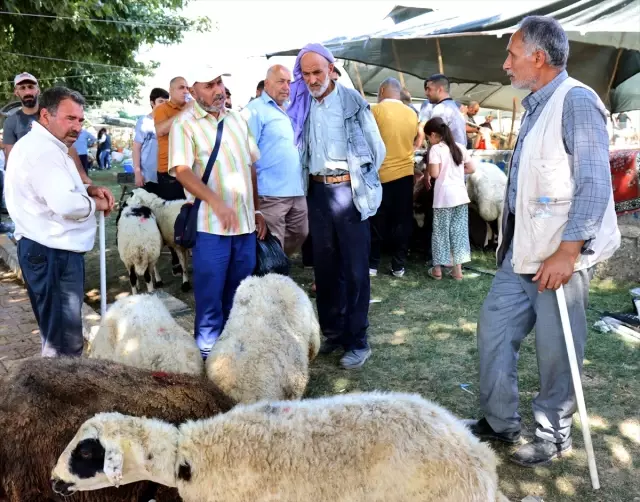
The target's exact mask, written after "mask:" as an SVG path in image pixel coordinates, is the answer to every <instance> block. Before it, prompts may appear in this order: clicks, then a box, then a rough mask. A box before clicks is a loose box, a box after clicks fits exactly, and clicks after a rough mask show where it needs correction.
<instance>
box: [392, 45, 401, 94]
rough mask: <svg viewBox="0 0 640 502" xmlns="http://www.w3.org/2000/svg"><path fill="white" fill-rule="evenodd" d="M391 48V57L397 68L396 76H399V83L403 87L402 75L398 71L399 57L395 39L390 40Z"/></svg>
mask: <svg viewBox="0 0 640 502" xmlns="http://www.w3.org/2000/svg"><path fill="white" fill-rule="evenodd" d="M391 50H392V51H393V59H394V61H395V63H396V67H397V68H398V77H400V84H401V85H402V87H404V75H403V74H402V72H401V71H400V68H401V67H400V59H399V58H398V51H397V50H396V41H395V40H391Z"/></svg>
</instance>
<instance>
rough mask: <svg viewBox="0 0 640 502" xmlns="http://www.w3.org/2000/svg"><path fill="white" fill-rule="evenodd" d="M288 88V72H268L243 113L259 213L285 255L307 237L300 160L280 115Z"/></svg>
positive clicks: (285, 118) (274, 69) (286, 120)
mask: <svg viewBox="0 0 640 502" xmlns="http://www.w3.org/2000/svg"><path fill="white" fill-rule="evenodd" d="M290 84H291V72H290V71H289V70H288V69H287V68H285V67H284V66H281V65H275V66H272V67H271V68H269V71H268V72H267V78H266V79H265V81H264V92H263V93H262V94H261V95H260V97H258V98H256V99H254V100H253V101H251V102H250V103H249V104H248V105H247V106H246V108H245V109H244V110H243V115H244V116H245V118H246V119H247V122H248V123H249V128H250V129H251V133H252V134H253V136H254V137H255V139H256V142H257V143H258V148H259V149H260V155H261V156H260V160H258V162H257V163H256V168H257V173H258V195H259V196H260V210H261V211H262V214H263V216H264V219H265V220H266V222H267V226H268V227H269V230H270V231H271V233H272V234H273V235H274V236H276V237H277V238H278V240H279V241H280V243H281V244H282V247H283V249H284V250H285V252H286V253H287V254H291V253H293V252H294V251H296V250H297V249H298V248H299V247H300V246H301V245H302V243H303V242H304V240H305V238H306V236H307V233H308V232H309V223H308V219H307V201H306V198H305V196H304V184H303V178H302V165H301V163H300V154H299V152H298V148H297V147H296V145H295V143H294V135H293V126H292V125H291V121H290V120H289V116H288V115H287V112H286V111H285V102H286V101H287V100H288V99H289V86H290Z"/></svg>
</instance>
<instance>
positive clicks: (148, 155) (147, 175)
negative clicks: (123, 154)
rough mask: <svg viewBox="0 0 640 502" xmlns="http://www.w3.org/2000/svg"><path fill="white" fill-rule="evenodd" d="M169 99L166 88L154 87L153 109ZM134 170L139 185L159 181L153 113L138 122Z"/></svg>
mask: <svg viewBox="0 0 640 502" xmlns="http://www.w3.org/2000/svg"><path fill="white" fill-rule="evenodd" d="M168 99H169V93H168V92H167V91H165V90H164V89H160V88H159V87H156V88H155V89H152V90H151V95H150V96H149V100H150V102H151V109H152V110H153V109H154V108H155V107H156V106H158V105H161V104H162V103H164V102H165V101H167V100H168ZM133 171H134V173H135V178H136V186H138V187H141V186H144V184H145V183H158V138H157V137H156V128H155V125H154V122H153V117H152V115H151V114H149V115H145V116H144V117H140V118H139V119H138V122H137V123H136V132H135V136H134V137H133Z"/></svg>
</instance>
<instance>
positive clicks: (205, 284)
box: [169, 65, 266, 359]
mask: <svg viewBox="0 0 640 502" xmlns="http://www.w3.org/2000/svg"><path fill="white" fill-rule="evenodd" d="M228 75H229V74H228V73H224V72H223V71H220V70H219V69H216V68H215V67H212V66H207V65H203V66H201V67H200V68H199V69H198V70H197V71H196V72H195V73H194V75H193V76H192V80H191V83H192V87H191V88H190V91H191V94H192V96H193V97H194V99H195V104H194V106H193V107H192V108H191V109H190V110H187V111H185V112H184V113H182V115H180V116H179V117H178V118H176V119H175V121H174V122H173V125H172V126H171V131H170V133H169V174H170V175H172V176H175V177H176V178H177V179H178V181H179V182H180V183H181V184H182V186H183V187H184V188H185V191H186V192H188V194H187V195H188V200H190V201H193V200H194V198H196V197H197V198H198V199H200V200H201V201H202V204H201V205H200V208H199V211H198V233H197V237H196V244H195V247H194V248H193V285H194V297H195V303H196V319H195V337H196V341H197V343H198V347H200V351H201V353H202V356H203V358H205V359H206V358H207V356H208V355H209V352H210V351H211V348H212V347H213V345H214V343H215V342H216V340H217V338H218V336H220V333H221V332H222V329H223V328H224V324H225V323H226V321H227V318H228V317H229V312H230V311H231V305H232V303H233V296H234V295H235V292H236V289H237V288H238V285H239V284H240V282H241V281H242V280H243V279H245V278H246V277H248V276H249V275H251V273H252V272H253V270H254V268H255V265H256V230H257V234H258V238H260V239H263V238H264V236H265V234H266V224H265V221H264V218H263V217H262V214H261V213H260V211H259V208H260V206H259V204H260V202H259V200H258V190H257V183H256V170H255V166H254V163H255V162H256V161H257V160H258V159H259V158H260V152H259V150H258V146H257V145H256V142H255V140H254V138H253V136H252V135H251V133H250V131H249V127H248V125H247V123H246V121H245V120H244V119H243V118H242V116H241V115H240V114H239V113H237V112H235V111H233V110H229V109H225V106H224V104H225V98H226V96H225V86H224V83H223V82H222V77H223V76H228ZM223 121H224V129H223V134H222V140H221V143H220V151H219V152H218V157H217V159H216V162H215V164H214V166H213V169H212V171H211V176H210V177H209V181H208V183H207V185H205V184H204V183H203V182H202V176H203V175H204V171H205V168H206V165H207V162H208V160H209V156H210V155H211V152H212V151H213V148H214V145H215V142H216V133H217V131H218V126H219V124H221V123H222V122H223Z"/></svg>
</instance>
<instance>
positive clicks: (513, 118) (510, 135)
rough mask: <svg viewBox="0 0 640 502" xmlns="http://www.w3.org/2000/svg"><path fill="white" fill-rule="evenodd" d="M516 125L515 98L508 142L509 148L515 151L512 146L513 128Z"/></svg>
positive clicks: (514, 99)
mask: <svg viewBox="0 0 640 502" xmlns="http://www.w3.org/2000/svg"><path fill="white" fill-rule="evenodd" d="M515 125H516V98H513V109H512V110H511V131H509V141H508V142H507V145H508V148H509V149H510V150H512V149H513V147H512V146H511V140H512V138H513V128H514V127H515Z"/></svg>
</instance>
